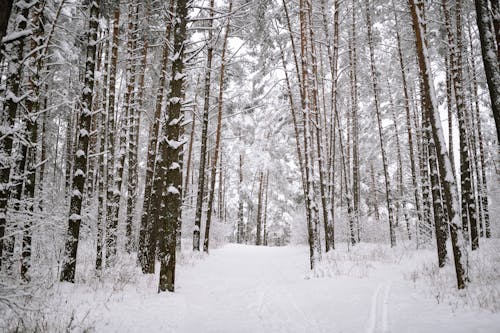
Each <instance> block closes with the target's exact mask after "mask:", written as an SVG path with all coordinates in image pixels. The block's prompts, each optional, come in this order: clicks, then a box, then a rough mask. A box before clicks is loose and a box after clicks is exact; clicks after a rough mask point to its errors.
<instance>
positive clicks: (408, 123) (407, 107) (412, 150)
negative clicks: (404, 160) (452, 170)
mask: <svg viewBox="0 0 500 333" xmlns="http://www.w3.org/2000/svg"><path fill="white" fill-rule="evenodd" d="M392 7H393V11H394V20H395V23H396V42H397V45H398V58H399V66H400V69H401V81H402V83H403V98H404V106H405V117H406V131H407V136H408V151H409V155H410V170H411V181H412V185H413V197H414V200H415V210H416V213H417V223H420V222H421V221H422V210H421V209H422V207H421V202H420V194H419V191H418V189H419V187H418V183H417V171H416V170H417V167H416V165H417V164H416V161H415V148H414V141H413V133H412V125H411V116H410V96H409V94H408V83H407V79H406V68H405V64H404V60H403V49H402V46H401V35H400V34H399V21H398V16H397V13H396V8H395V5H394V0H393V1H392Z"/></svg>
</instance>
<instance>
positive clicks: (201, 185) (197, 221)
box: [193, 0, 215, 251]
mask: <svg viewBox="0 0 500 333" xmlns="http://www.w3.org/2000/svg"><path fill="white" fill-rule="evenodd" d="M214 6H215V2H214V0H210V7H209V8H210V13H209V19H208V20H209V21H208V28H207V29H208V42H207V43H208V46H207V65H206V66H207V67H206V68H205V88H204V89H205V97H204V101H203V122H202V126H201V147H200V167H199V169H198V170H199V171H198V194H197V196H196V212H195V218H194V231H193V250H194V251H199V250H200V231H201V216H202V213H203V195H204V192H205V168H206V159H207V137H208V118H209V117H208V112H209V110H210V85H211V82H210V81H211V76H212V58H213V52H214V49H213V47H214V45H213V44H214V39H213V31H212V28H213V20H214ZM207 214H210V212H208V211H207ZM207 216H208V215H207Z"/></svg>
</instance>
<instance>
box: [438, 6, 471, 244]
mask: <svg viewBox="0 0 500 333" xmlns="http://www.w3.org/2000/svg"><path fill="white" fill-rule="evenodd" d="M461 6H462V2H461V0H457V2H456V8H455V10H456V34H457V38H456V44H455V37H454V34H453V31H452V28H451V20H450V14H449V11H448V7H447V3H446V0H443V1H442V7H443V13H444V20H445V25H446V30H447V35H448V43H449V47H450V65H451V73H452V82H453V88H454V92H455V103H456V105H457V114H458V129H459V137H460V181H461V186H460V188H461V192H462V196H461V206H462V227H463V229H464V236H465V238H466V239H468V232H469V226H470V234H471V240H470V241H471V246H472V250H475V249H477V248H478V247H479V235H478V229H477V218H476V203H475V197H474V192H473V189H472V172H471V171H472V170H471V160H470V156H469V152H471V147H470V145H469V142H468V141H469V140H468V139H469V135H468V133H467V122H466V117H467V112H468V110H467V109H466V106H465V94H464V90H463V86H462V81H463V79H462V63H463V61H462V27H461V25H462V20H461V17H462V14H461Z"/></svg>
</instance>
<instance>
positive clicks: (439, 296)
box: [405, 239, 500, 312]
mask: <svg viewBox="0 0 500 333" xmlns="http://www.w3.org/2000/svg"><path fill="white" fill-rule="evenodd" d="M448 255H449V258H450V259H451V258H452V252H451V247H450V246H448ZM468 261H469V278H470V283H469V284H468V285H467V288H466V289H465V290H458V289H457V288H456V277H455V271H454V266H453V263H452V262H448V264H447V265H446V266H445V267H443V268H439V267H438V264H437V259H434V258H433V260H432V261H431V262H430V261H429V260H427V261H426V263H423V264H420V265H419V266H418V267H416V268H415V269H413V270H411V271H410V272H409V273H408V274H406V275H405V276H406V278H407V279H409V280H412V281H413V282H415V286H416V288H419V289H422V291H423V292H425V293H427V294H428V295H429V296H431V297H433V298H434V299H436V302H438V303H446V304H449V305H451V306H452V307H453V308H457V307H461V306H465V307H478V308H481V309H485V310H489V311H492V312H500V240H499V239H490V240H483V239H481V242H480V248H479V250H476V251H473V252H472V251H469V260H468Z"/></svg>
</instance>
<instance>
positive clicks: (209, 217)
mask: <svg viewBox="0 0 500 333" xmlns="http://www.w3.org/2000/svg"><path fill="white" fill-rule="evenodd" d="M232 10H233V1H232V0H229V9H228V18H227V23H226V31H225V34H224V42H223V45H222V54H221V65H220V77H219V96H218V100H217V102H218V107H217V127H216V130H215V148H214V158H213V160H212V169H211V175H210V187H209V193H208V205H207V220H206V223H205V235H204V241H203V251H204V252H207V253H208V246H209V242H210V225H211V222H212V208H213V203H214V196H215V179H216V175H217V162H218V158H219V155H220V154H221V132H222V113H223V100H224V75H225V71H226V52H227V42H228V38H229V30H230V27H231V13H232ZM221 176H222V174H221V175H220V176H219V177H221ZM219 190H220V189H219ZM258 245H259V244H258Z"/></svg>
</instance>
